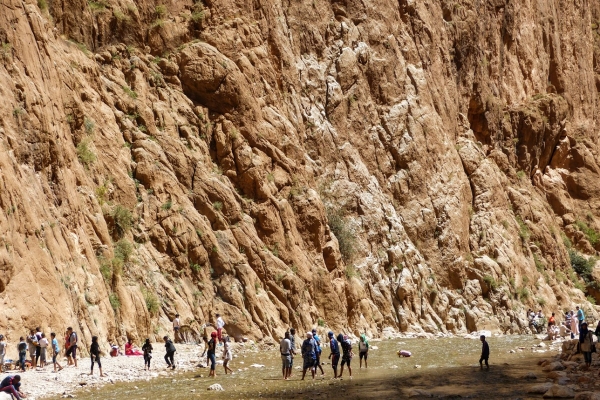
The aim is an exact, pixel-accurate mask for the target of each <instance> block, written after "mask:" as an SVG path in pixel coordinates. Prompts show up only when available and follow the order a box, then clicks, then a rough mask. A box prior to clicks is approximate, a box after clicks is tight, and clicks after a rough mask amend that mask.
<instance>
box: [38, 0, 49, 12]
mask: <svg viewBox="0 0 600 400" xmlns="http://www.w3.org/2000/svg"><path fill="white" fill-rule="evenodd" d="M37 4H38V7H39V8H40V11H46V10H47V9H48V3H47V2H46V0H38V2H37Z"/></svg>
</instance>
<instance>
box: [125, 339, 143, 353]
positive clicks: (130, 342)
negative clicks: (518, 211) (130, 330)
mask: <svg viewBox="0 0 600 400" xmlns="http://www.w3.org/2000/svg"><path fill="white" fill-rule="evenodd" d="M125 355H126V356H143V355H144V352H143V351H141V350H140V349H138V348H137V347H136V346H135V345H134V344H133V340H132V339H129V340H128V341H127V343H125Z"/></svg>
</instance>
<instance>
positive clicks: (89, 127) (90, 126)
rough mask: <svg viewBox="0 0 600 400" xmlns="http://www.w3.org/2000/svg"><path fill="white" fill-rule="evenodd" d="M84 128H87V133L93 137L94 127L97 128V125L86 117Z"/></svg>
mask: <svg viewBox="0 0 600 400" xmlns="http://www.w3.org/2000/svg"><path fill="white" fill-rule="evenodd" d="M83 126H84V127H85V133H87V134H88V135H91V134H92V133H94V127H95V126H96V124H95V123H94V121H92V120H91V119H89V118H88V117H85V118H84V119H83Z"/></svg>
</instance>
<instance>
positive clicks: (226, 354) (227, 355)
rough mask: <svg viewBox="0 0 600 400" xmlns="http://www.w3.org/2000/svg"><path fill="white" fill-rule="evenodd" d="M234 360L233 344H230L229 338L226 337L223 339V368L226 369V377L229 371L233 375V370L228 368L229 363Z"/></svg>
mask: <svg viewBox="0 0 600 400" xmlns="http://www.w3.org/2000/svg"><path fill="white" fill-rule="evenodd" d="M232 359H233V356H232V354H231V344H230V343H229V336H225V337H224V338H223V368H225V375H227V371H229V372H230V373H231V374H233V370H232V369H231V368H229V367H228V366H227V364H229V361H231V360H232Z"/></svg>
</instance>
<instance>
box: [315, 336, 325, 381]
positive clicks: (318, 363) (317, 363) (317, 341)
mask: <svg viewBox="0 0 600 400" xmlns="http://www.w3.org/2000/svg"><path fill="white" fill-rule="evenodd" d="M312 335H313V339H314V341H315V344H316V345H317V353H316V355H317V358H316V359H315V373H316V372H317V368H319V369H320V370H321V376H323V375H325V371H323V367H322V366H321V353H322V352H323V350H322V349H321V338H320V337H319V336H318V335H317V330H316V329H313V330H312Z"/></svg>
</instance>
